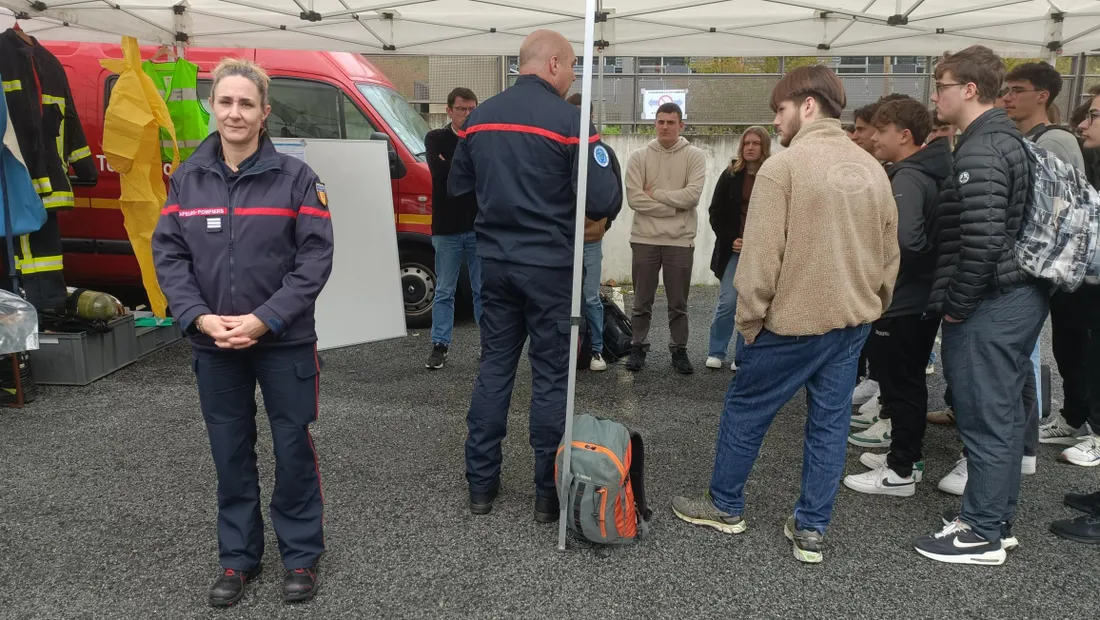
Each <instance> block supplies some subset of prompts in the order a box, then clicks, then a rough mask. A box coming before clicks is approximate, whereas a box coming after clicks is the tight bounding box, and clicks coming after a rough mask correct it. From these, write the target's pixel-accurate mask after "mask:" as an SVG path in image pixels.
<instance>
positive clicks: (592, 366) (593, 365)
mask: <svg viewBox="0 0 1100 620" xmlns="http://www.w3.org/2000/svg"><path fill="white" fill-rule="evenodd" d="M588 369H589V370H591V371H594V372H601V371H604V370H607V362H606V361H604V359H603V356H602V355H600V354H599V353H593V354H592V361H590V362H588Z"/></svg>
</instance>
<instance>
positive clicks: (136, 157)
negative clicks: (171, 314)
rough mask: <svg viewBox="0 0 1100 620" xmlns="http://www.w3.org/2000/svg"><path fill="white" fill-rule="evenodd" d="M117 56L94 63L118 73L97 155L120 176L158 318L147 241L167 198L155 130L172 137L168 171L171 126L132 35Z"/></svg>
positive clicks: (161, 308) (161, 310)
mask: <svg viewBox="0 0 1100 620" xmlns="http://www.w3.org/2000/svg"><path fill="white" fill-rule="evenodd" d="M122 56H123V57H122V60H117V59H104V60H100V61H99V64H101V65H103V67H104V68H105V69H107V70H108V71H114V72H115V73H117V74H119V77H118V81H117V82H115V86H114V88H112V89H111V102H110V103H109V104H108V105H107V115H106V118H105V119H104V121H103V154H104V155H105V156H106V157H107V163H108V164H110V165H111V167H112V168H114V169H115V170H116V171H117V172H118V173H119V176H120V177H121V183H122V195H121V196H120V197H119V204H120V205H121V207H122V216H123V218H124V221H125V225H126V235H127V236H128V237H130V244H131V245H133V247H134V256H136V257H137V261H138V265H139V266H140V267H141V280H142V283H143V284H144V285H145V292H146V293H147V294H148V295H149V303H150V305H151V306H152V308H151V309H152V311H153V314H154V315H156V316H157V317H160V318H164V316H165V310H166V309H167V307H168V302H167V300H166V299H165V298H164V293H162V292H161V290H160V285H159V284H158V283H157V274H156V269H155V268H154V266H153V245H152V239H153V229H154V228H156V226H157V218H159V217H160V210H161V209H162V208H163V207H164V202H165V200H167V199H168V189H167V187H166V186H165V183H164V171H163V168H162V164H161V159H160V158H161V153H160V128H161V127H163V128H165V129H167V130H168V133H169V135H170V136H171V137H172V149H173V152H174V154H175V155H174V157H173V158H172V168H171V170H172V171H173V172H174V171H175V170H176V166H178V165H179V148H178V147H177V146H176V128H175V126H174V125H172V117H171V116H170V115H169V114H168V106H166V105H165V104H164V99H163V98H162V97H161V96H160V93H158V92H157V87H156V85H155V84H154V83H153V80H152V79H150V78H149V76H148V75H146V74H145V72H144V71H142V70H141V49H140V48H139V47H138V42H137V39H135V38H133V37H123V38H122Z"/></svg>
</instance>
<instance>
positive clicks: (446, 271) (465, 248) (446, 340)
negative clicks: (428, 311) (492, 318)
mask: <svg viewBox="0 0 1100 620" xmlns="http://www.w3.org/2000/svg"><path fill="white" fill-rule="evenodd" d="M432 247H434V248H435V280H436V281H435V301H434V302H433V304H432V344H442V345H445V346H448V347H449V346H451V332H452V330H453V329H454V325H455V291H456V290H457V289H458V272H459V270H460V269H461V268H462V259H463V258H465V259H466V264H467V265H468V266H469V268H470V290H471V292H472V293H473V297H474V322H475V323H477V324H478V325H481V260H480V259H479V258H478V257H477V237H476V236H475V235H474V233H473V231H471V232H465V233H462V234H458V235H433V236H432Z"/></svg>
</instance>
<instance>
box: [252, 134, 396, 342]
mask: <svg viewBox="0 0 1100 620" xmlns="http://www.w3.org/2000/svg"><path fill="white" fill-rule="evenodd" d="M272 141H273V142H274V143H275V148H276V149H277V150H279V151H280V152H282V153H286V154H287V155H290V156H292V157H298V158H301V159H304V160H305V162H306V163H307V164H309V167H310V168H312V169H313V171H314V172H316V173H317V176H319V177H321V182H322V183H324V184H325V192H326V193H327V194H328V207H329V211H330V212H331V213H332V232H333V236H334V243H335V250H334V255H333V261H332V275H331V276H329V279H328V284H326V285H325V288H324V290H323V291H321V296H320V297H319V298H318V299H317V339H318V341H317V348H318V349H321V350H325V349H336V348H339V347H348V346H352V345H357V344H364V343H367V342H376V341H378V340H387V339H391V338H400V337H402V336H405V302H404V298H403V297H402V296H401V274H400V259H399V258H398V254H397V227H396V225H395V224H394V219H393V194H392V193H391V185H390V164H389V152H388V146H387V144H386V143H385V142H381V141H378V140H314V139H298V138H289V139H288V138H275V137H273V138H272Z"/></svg>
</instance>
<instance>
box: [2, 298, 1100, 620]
mask: <svg viewBox="0 0 1100 620" xmlns="http://www.w3.org/2000/svg"><path fill="white" fill-rule="evenodd" d="M716 298H717V290H716V289H714V288H707V287H696V288H693V289H692V292H691V298H690V312H691V346H690V349H689V353H690V355H691V359H692V361H693V362H694V363H695V364H696V372H695V374H694V375H692V376H686V377H685V376H680V375H677V374H676V373H675V372H674V371H673V370H672V368H671V367H670V366H669V354H668V352H667V349H666V348H665V347H664V346H663V345H664V342H665V340H666V339H667V337H668V330H667V326H666V324H665V321H664V316H665V305H664V302H663V301H662V300H660V299H658V302H657V304H656V306H655V308H654V319H655V320H654V328H653V332H652V336H651V338H652V342H653V343H654V347H653V351H652V352H651V353H650V356H649V365H648V367H647V368H646V369H645V370H644V371H642V372H640V373H638V374H631V373H629V372H627V371H626V370H625V369H623V368H622V364H621V362H620V363H619V364H618V365H616V366H613V367H612V368H611V369H609V370H608V371H607V372H604V373H590V372H587V371H583V372H581V373H579V376H578V379H577V410H578V411H582V412H591V413H594V414H597V415H600V416H604V417H612V418H615V419H617V420H619V421H621V422H623V423H625V424H627V425H629V426H631V427H632V428H634V429H637V430H638V431H640V432H641V433H642V434H643V436H644V437H645V439H646V447H647V452H648V453H647V455H646V463H647V472H646V476H647V484H648V489H647V490H648V494H649V497H650V498H651V502H652V503H653V508H654V510H655V513H656V514H655V517H654V521H653V532H652V536H651V537H650V538H649V539H648V540H644V541H641V542H639V543H637V544H634V545H631V546H628V547H625V548H619V549H613V550H611V551H610V552H607V551H606V550H599V549H594V548H591V547H589V546H587V545H581V544H576V543H574V544H572V545H571V546H570V548H569V549H568V550H567V551H566V552H564V553H562V552H559V551H558V550H557V549H556V537H557V527H556V526H548V525H540V524H536V523H535V522H534V520H533V518H532V507H533V502H534V490H533V486H532V482H531V476H532V465H533V455H532V451H531V448H530V446H529V444H528V438H527V433H528V424H527V418H528V408H529V404H528V403H529V399H530V367H529V365H528V364H527V361H526V359H524V360H523V362H521V365H520V368H519V371H518V378H517V381H516V389H515V393H514V395H513V400H512V409H511V419H510V421H509V435H508V437H507V438H506V439H505V441H504V473H503V490H502V492H501V495H500V498H499V499H498V500H497V502H496V507H495V508H494V510H493V512H492V514H490V515H488V516H483V517H475V516H472V515H471V514H470V513H469V511H468V510H467V508H466V503H465V502H466V486H465V480H464V477H463V440H464V437H465V432H466V427H465V415H466V410H467V408H468V406H469V403H470V392H471V389H472V387H473V384H474V378H475V376H476V372H477V354H478V347H477V328H476V326H474V325H472V324H469V323H466V324H462V325H459V326H458V328H457V330H456V334H455V342H454V344H453V346H452V349H451V355H450V358H449V359H448V362H447V365H446V367H445V368H444V369H442V370H439V371H428V370H426V369H425V368H424V361H425V359H426V358H427V355H428V352H429V348H430V339H429V335H428V332H427V331H413V332H410V333H409V335H408V336H407V337H405V338H402V339H399V340H394V341H388V342H380V343H375V344H371V345H365V346H359V347H354V348H348V349H342V350H336V351H329V352H326V353H324V354H323V357H324V361H325V368H324V372H323V378H322V383H321V412H320V419H319V420H318V422H316V423H315V424H314V426H313V431H314V437H315V441H316V445H317V449H318V451H319V453H320V464H321V471H322V476H323V487H324V496H325V502H326V508H325V515H326V530H325V535H326V542H327V545H328V553H327V554H326V555H325V556H324V558H323V560H322V563H321V567H320V569H321V590H320V593H319V594H318V596H317V598H316V599H315V600H314V601H312V602H310V603H308V604H305V605H298V606H286V605H284V604H283V603H282V602H281V600H280V597H279V584H280V581H281V578H282V569H281V563H280V560H279V557H278V552H277V550H278V546H277V543H276V540H275V537H274V533H273V532H272V531H271V529H270V526H269V527H268V529H267V553H266V555H265V557H264V567H265V572H264V574H263V575H262V576H261V577H260V579H259V580H258V581H257V582H256V583H254V584H253V585H250V586H249V588H248V593H247V595H246V596H245V598H244V599H243V601H242V602H241V603H240V604H239V605H238V606H237V607H235V608H233V609H229V610H214V609H210V608H209V607H207V606H206V589H207V587H208V586H209V584H210V583H211V581H212V580H213V578H214V577H215V575H216V572H217V570H218V567H217V541H216V537H215V529H214V526H215V516H216V503H215V485H216V481H215V475H214V467H213V463H212V460H211V457H210V451H209V444H208V442H207V437H206V431H205V428H204V426H203V424H202V418H201V416H200V414H199V411H198V396H197V393H196V389H195V382H194V377H193V376H192V374H191V369H190V364H189V351H188V348H187V346H186V345H183V344H180V345H177V346H173V347H171V348H170V349H167V350H165V351H162V352H159V353H157V354H154V355H153V356H151V357H149V358H147V359H145V360H143V361H141V362H140V363H137V364H133V365H131V366H129V367H127V368H124V369H122V370H120V371H118V372H116V373H114V374H113V375H110V376H109V377H107V378H104V379H102V380H100V381H97V382H95V383H93V384H92V385H90V386H87V387H83V388H74V387H46V386H42V387H40V392H39V397H38V400H37V401H36V402H35V403H33V404H32V405H30V406H29V407H27V408H26V409H24V410H21V411H16V410H4V411H0V470H2V471H3V472H4V474H3V475H2V476H0V500H2V504H0V553H2V556H0V558H2V559H0V583H3V584H5V585H4V587H2V588H0V618H13V619H15V618H18V619H21V620H22V619H30V618H66V619H69V618H72V619H85V618H87V619H93V618H94V619H98V618H105V619H106V618H120V619H121V618H126V619H148V618H170V619H182V618H250V619H251V618H256V619H261V618H262V619H271V618H302V619H304V618H325V619H332V618H478V619H482V618H540V619H541V618H597V617H598V618H605V617H618V618H666V617H667V618H685V617H687V618H719V617H741V616H752V617H755V618H829V619H835V618H851V619H855V618H876V619H878V618H947V617H951V618H978V617H981V618H1072V617H1085V616H1088V615H1092V614H1093V613H1094V612H1095V608H1096V604H1095V601H1094V600H1093V599H1091V598H1089V596H1086V594H1087V593H1088V592H1091V591H1094V586H1095V580H1096V575H1098V574H1100V555H1098V549H1097V548H1095V547H1091V546H1088V545H1081V544H1076V543H1072V542H1067V541H1063V540H1060V539H1058V538H1056V537H1054V536H1053V535H1052V534H1050V533H1049V531H1048V527H1049V524H1050V522H1051V521H1052V520H1054V519H1060V518H1066V517H1070V516H1073V515H1074V513H1073V511H1071V510H1070V509H1068V508H1065V507H1063V506H1062V505H1061V498H1062V495H1063V494H1064V493H1066V492H1090V491H1093V490H1096V489H1097V488H1098V487H1100V479H1098V477H1097V473H1098V472H1097V471H1096V470H1093V469H1087V468H1081V467H1075V466H1071V465H1066V464H1062V463H1060V462H1058V461H1057V455H1058V451H1059V449H1058V448H1056V447H1053V446H1042V448H1041V450H1040V456H1039V467H1038V473H1037V474H1036V475H1034V476H1028V477H1025V479H1024V482H1023V488H1022V492H1021V502H1020V509H1019V515H1018V521H1017V523H1016V527H1015V533H1016V535H1017V537H1018V538H1019V539H1020V543H1021V547H1020V549H1019V550H1018V551H1015V552H1013V553H1012V554H1010V557H1009V559H1008V562H1007V563H1006V564H1005V565H1004V566H1000V567H970V566H948V565H943V564H938V563H936V562H933V561H930V560H927V559H924V558H922V557H920V556H918V555H917V553H916V552H915V551H914V550H913V548H912V546H911V545H910V540H911V539H912V538H913V537H914V536H917V535H922V534H927V533H930V532H932V531H935V530H938V529H939V528H940V521H939V513H940V511H942V510H944V509H947V508H952V507H957V506H959V499H958V498H956V497H953V496H950V495H946V494H944V493H941V492H939V491H938V490H936V482H937V481H938V480H939V479H940V478H941V477H942V476H944V475H946V474H947V472H948V471H950V469H951V467H952V466H953V465H954V462H955V459H956V458H958V453H959V451H960V449H961V447H960V444H959V442H958V440H957V438H956V434H955V431H954V429H953V428H952V427H939V426H932V427H930V429H929V432H928V438H927V442H926V462H927V470H926V473H925V481H924V482H922V483H920V484H919V485H918V490H917V494H916V496H915V497H912V498H907V499H902V498H887V497H877V496H866V495H860V494H857V493H854V492H852V491H850V490H848V489H845V488H843V487H842V488H841V490H840V493H839V497H838V500H837V505H836V511H835V516H834V520H833V523H832V526H831V528H830V529H829V532H828V534H827V537H826V541H827V547H826V549H825V562H824V563H823V564H821V565H816V566H810V565H802V564H800V563H798V562H797V561H796V560H795V559H794V557H793V556H792V553H791V549H790V543H789V542H787V540H786V539H785V538H784V536H783V533H782V527H783V523H784V521H785V519H786V518H787V516H788V515H789V514H790V513H791V510H792V507H793V505H794V502H795V501H796V499H797V497H798V493H799V472H800V469H801V462H802V429H803V425H804V423H805V399H804V397H803V396H802V395H801V394H800V395H796V396H795V397H794V398H793V399H792V400H791V402H790V403H788V404H787V406H786V407H785V408H784V409H783V410H782V412H781V413H780V415H779V416H778V417H777V418H776V421H775V424H774V425H773V427H772V429H771V431H770V432H769V433H768V436H767V438H766V440H765V443H764V447H763V449H762V451H761V455H760V459H759V461H758V462H757V464H756V467H755V469H754V470H753V473H752V477H751V479H750V481H749V483H748V486H747V489H746V496H747V501H748V506H747V508H746V513H745V518H746V521H747V523H748V529H747V531H746V532H745V533H743V534H741V535H737V536H727V535H723V534H719V533H718V532H715V531H713V530H710V529H706V528H698V527H691V526H689V525H687V524H684V523H681V522H680V521H679V520H677V519H676V518H675V517H674V516H673V514H672V512H671V509H670V507H669V502H670V500H671V498H672V496H673V495H676V494H681V493H702V492H703V491H704V490H705V489H706V486H707V483H708V481H709V477H710V472H711V466H712V462H713V457H714V442H715V438H716V433H717V423H718V419H719V416H720V414H721V411H722V403H723V396H724V394H725V391H726V388H727V387H728V385H729V381H730V378H731V377H732V373H731V372H730V371H729V370H728V369H725V370H719V371H709V370H707V369H705V368H703V360H704V359H705V355H706V350H705V349H706V342H707V331H708V328H709V324H710V316H711V313H712V312H713V308H714V303H715V300H716ZM629 302H630V298H629V297H628V298H627V303H629ZM1043 345H1044V356H1043V359H1044V362H1045V363H1048V364H1051V365H1053V359H1052V356H1051V354H1050V346H1049V345H1050V339H1049V332H1048V333H1046V334H1045V335H1044V342H1043ZM937 370H938V369H937ZM1054 383H1055V389H1054V390H1053V392H1054V394H1053V398H1054V400H1055V403H1056V405H1055V407H1057V402H1058V401H1060V400H1061V389H1060V382H1059V380H1058V378H1057V373H1055V381H1054ZM929 386H930V390H931V394H932V399H931V403H930V405H931V406H932V407H933V408H939V407H941V406H942V400H941V395H942V392H943V387H944V384H943V377H942V374H940V373H939V372H937V374H935V375H933V376H931V377H929ZM260 419H261V421H260V424H259V427H260V437H259V442H258V446H257V451H258V453H259V459H260V472H261V488H262V491H263V494H264V503H265V510H264V513H265V520H266V519H267V510H266V502H267V501H268V499H269V498H270V493H271V483H272V480H273V475H274V463H273V457H272V450H271V441H270V433H269V431H268V427H267V423H266V421H264V419H263V410H262V408H261V413H260ZM860 453H861V450H860V449H857V448H855V447H854V446H853V447H850V449H849V459H848V466H847V472H848V473H853V472H862V471H864V468H863V467H862V466H861V465H860V464H859V463H858V460H857V459H858V457H859V455H860ZM1090 596H1091V595H1090Z"/></svg>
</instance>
